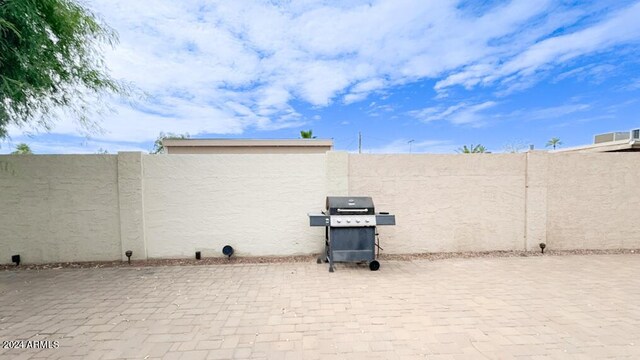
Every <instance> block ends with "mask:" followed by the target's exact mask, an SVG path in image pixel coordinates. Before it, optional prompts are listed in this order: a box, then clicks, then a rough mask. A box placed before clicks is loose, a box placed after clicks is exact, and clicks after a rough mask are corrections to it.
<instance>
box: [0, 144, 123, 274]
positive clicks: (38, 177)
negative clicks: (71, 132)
mask: <svg viewBox="0 0 640 360" xmlns="http://www.w3.org/2000/svg"><path fill="white" fill-rule="evenodd" d="M0 189H1V190H0V254H1V255H2V256H1V257H0V263H10V262H11V255H14V254H20V256H21V258H22V261H23V262H25V263H41V262H59V261H89V260H115V259H119V258H120V231H119V224H118V222H119V214H118V183H117V156H115V155H51V156H48V155H13V156H11V155H8V156H0Z"/></svg>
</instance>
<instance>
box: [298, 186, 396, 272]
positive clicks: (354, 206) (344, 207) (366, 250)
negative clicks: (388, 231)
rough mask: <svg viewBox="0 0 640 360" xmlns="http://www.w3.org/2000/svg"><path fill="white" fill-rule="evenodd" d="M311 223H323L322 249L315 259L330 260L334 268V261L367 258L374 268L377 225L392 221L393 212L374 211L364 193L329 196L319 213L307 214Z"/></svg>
mask: <svg viewBox="0 0 640 360" xmlns="http://www.w3.org/2000/svg"><path fill="white" fill-rule="evenodd" d="M309 223H310V225H311V226H324V227H325V228H326V230H325V253H324V255H323V256H320V257H319V258H318V263H322V262H324V261H328V262H329V271H330V272H333V264H334V263H335V262H367V263H368V264H369V269H371V270H372V271H376V270H378V269H379V268H380V263H379V262H378V261H377V260H376V258H377V255H376V249H377V250H378V252H379V250H380V244H379V241H378V238H377V235H378V234H377V232H376V226H379V225H395V224H396V218H395V215H391V214H389V213H385V212H381V213H376V212H375V208H374V206H373V200H372V199H371V198H370V197H367V196H328V197H327V202H326V209H325V211H323V212H322V213H321V214H309Z"/></svg>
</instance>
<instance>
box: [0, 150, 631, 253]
mask: <svg viewBox="0 0 640 360" xmlns="http://www.w3.org/2000/svg"><path fill="white" fill-rule="evenodd" d="M638 164H640V154H638V153H600V154H580V153H546V152H530V153H527V154H478V155H421V154H403V155H402V154H396V155H370V154H348V153H345V152H329V153H327V154H215V155H145V154H141V153H120V154H118V155H33V156H32V155H3V156H0V189H1V191H0V255H1V256H0V263H9V262H10V256H11V255H13V254H20V255H21V256H22V260H23V262H25V263H41V262H61V261H92V260H117V259H123V260H124V259H125V257H124V251H125V250H133V252H134V256H133V258H134V259H145V258H165V257H192V256H194V252H195V251H203V255H204V256H220V251H221V248H222V247H223V246H224V245H227V244H229V245H232V246H233V247H234V248H235V249H236V251H237V254H238V255H239V256H262V255H293V254H312V253H319V252H320V251H321V250H322V248H323V243H324V229H323V228H318V227H313V228H312V227H310V226H309V221H308V218H307V213H308V212H318V211H320V210H322V208H323V207H324V199H325V196H327V195H349V194H350V195H368V196H372V197H373V200H374V202H375V204H376V209H377V210H378V211H389V212H391V213H394V214H395V215H396V221H397V225H396V226H385V227H379V232H380V235H381V239H382V246H383V247H384V252H386V253H420V252H452V251H485V250H523V249H527V250H538V244H539V243H540V242H545V243H547V245H548V247H549V249H602V248H640V236H638V234H637V224H638V220H637V218H638V216H637V213H638V209H640V190H638V189H640V166H638Z"/></svg>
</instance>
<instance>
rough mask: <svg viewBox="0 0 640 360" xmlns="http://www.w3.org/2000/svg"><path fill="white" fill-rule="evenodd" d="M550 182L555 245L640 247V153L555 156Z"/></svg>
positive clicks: (549, 232)
mask: <svg viewBox="0 0 640 360" xmlns="http://www.w3.org/2000/svg"><path fill="white" fill-rule="evenodd" d="M547 179H548V180H547V181H548V187H547V193H548V196H547V226H546V227H547V242H548V244H549V246H551V247H553V248H556V249H601V248H602V249H614V248H640V234H639V233H638V224H639V223H640V221H639V219H640V216H639V210H640V154H638V153H604V154H603V153H600V154H580V153H570V154H562V156H554V155H549V156H548V178H547Z"/></svg>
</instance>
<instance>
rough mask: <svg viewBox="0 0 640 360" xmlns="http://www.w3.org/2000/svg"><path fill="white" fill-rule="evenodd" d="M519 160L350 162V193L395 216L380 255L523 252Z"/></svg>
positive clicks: (383, 232) (426, 157) (380, 158)
mask: <svg viewBox="0 0 640 360" xmlns="http://www.w3.org/2000/svg"><path fill="white" fill-rule="evenodd" d="M525 157H526V155H525V154H495V155H494V154H491V155H488V154H472V155H465V156H463V155H434V154H420V155H419V154H406V155H358V154H352V155H350V156H349V193H350V194H351V195H359V194H362V195H370V196H372V197H373V200H374V202H375V205H376V210H382V211H389V212H392V213H394V214H396V222H397V225H396V226H389V227H384V226H383V227H380V228H379V233H380V237H381V241H382V242H383V247H384V249H385V252H388V253H422V252H451V251H488V250H522V248H523V246H524V241H525V233H524V232H525V228H524V208H525V191H524V186H525V173H524V168H525Z"/></svg>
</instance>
